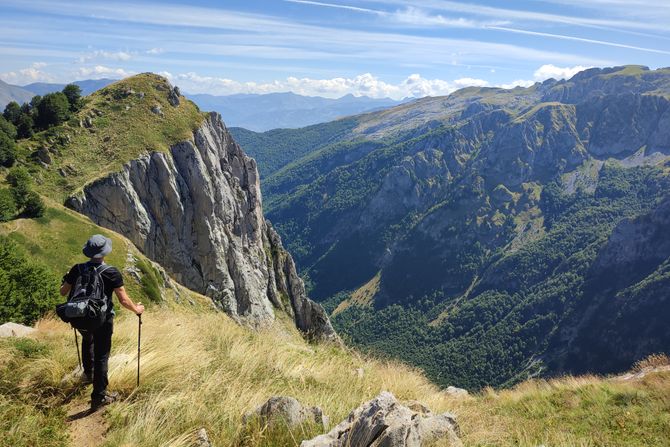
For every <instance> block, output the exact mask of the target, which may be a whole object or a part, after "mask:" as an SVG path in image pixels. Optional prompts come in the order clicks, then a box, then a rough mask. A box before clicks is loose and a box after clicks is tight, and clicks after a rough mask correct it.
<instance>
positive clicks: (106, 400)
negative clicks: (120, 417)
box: [91, 393, 118, 411]
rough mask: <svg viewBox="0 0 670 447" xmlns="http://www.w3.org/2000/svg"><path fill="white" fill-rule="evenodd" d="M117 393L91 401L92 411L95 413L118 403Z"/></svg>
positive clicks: (107, 394) (106, 394)
mask: <svg viewBox="0 0 670 447" xmlns="http://www.w3.org/2000/svg"><path fill="white" fill-rule="evenodd" d="M117 397H118V394H117V393H105V397H102V398H94V399H91V410H93V411H95V410H97V409H98V408H102V407H104V406H106V405H109V404H111V403H113V402H116V398H117Z"/></svg>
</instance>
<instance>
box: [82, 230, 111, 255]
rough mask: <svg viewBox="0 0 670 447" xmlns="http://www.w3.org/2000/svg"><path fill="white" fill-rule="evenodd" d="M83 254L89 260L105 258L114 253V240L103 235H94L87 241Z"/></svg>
mask: <svg viewBox="0 0 670 447" xmlns="http://www.w3.org/2000/svg"><path fill="white" fill-rule="evenodd" d="M82 252H83V253H84V256H86V257H89V258H102V257H105V256H107V255H108V254H110V253H111V252H112V240H111V239H110V238H107V237H105V236H103V235H102V234H94V235H93V236H91V238H90V239H89V240H88V241H86V245H84V248H83V250H82Z"/></svg>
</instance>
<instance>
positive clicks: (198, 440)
mask: <svg viewBox="0 0 670 447" xmlns="http://www.w3.org/2000/svg"><path fill="white" fill-rule="evenodd" d="M193 447H212V443H211V442H209V436H208V435H207V430H205V429H204V428H201V429H200V430H198V432H197V433H196V434H195V443H194V444H193Z"/></svg>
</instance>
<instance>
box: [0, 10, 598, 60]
mask: <svg viewBox="0 0 670 447" xmlns="http://www.w3.org/2000/svg"><path fill="white" fill-rule="evenodd" d="M7 1H9V2H15V4H17V7H20V4H19V3H18V2H17V1H16V0H7ZM30 6H31V7H32V8H36V7H38V8H40V10H42V8H44V11H46V12H49V13H50V14H57V15H66V16H68V17H79V18H81V19H86V20H87V21H90V20H91V19H90V18H91V17H96V18H98V19H104V20H103V21H101V22H97V23H95V24H94V25H90V26H88V28H87V29H86V32H87V33H89V34H90V35H92V36H95V33H100V34H104V35H107V34H110V33H111V32H112V31H114V30H116V29H117V28H119V26H129V24H134V23H142V24H145V25H160V26H166V27H167V26H169V27H170V32H169V37H170V38H169V40H165V36H166V34H165V30H161V29H156V28H154V27H143V29H142V32H141V33H132V35H127V36H126V37H125V39H127V41H128V42H129V43H130V42H132V41H133V39H136V42H138V43H142V44H144V42H145V41H161V40H162V48H164V49H166V50H168V51H170V53H181V54H182V55H192V54H211V55H213V56H214V55H232V54H233V53H235V52H236V54H234V55H236V56H239V57H254V58H258V59H261V58H267V59H295V60H310V61H319V62H324V61H332V60H347V61H352V62H357V63H360V62H361V61H364V62H371V61H378V62H379V63H383V64H400V63H410V64H430V65H432V66H440V65H456V66H458V65H465V64H481V62H482V61H483V60H486V61H487V63H489V64H494V63H495V62H496V61H505V62H509V61H514V60H517V61H535V62H541V63H544V62H547V61H552V62H554V63H566V64H569V63H585V62H587V61H589V62H590V61H592V60H593V59H594V58H592V57H588V58H587V57H583V56H580V55H576V54H570V53H563V52H560V51H551V50H542V49H536V48H529V47H527V46H522V45H512V44H505V43H499V42H488V41H482V40H475V39H459V38H447V37H432V36H423V35H413V34H405V33H394V32H373V31H368V30H356V29H342V28H339V29H338V28H334V27H327V26H315V25H307V24H303V23H297V22H295V21H292V20H288V19H280V18H276V17H270V16H264V15H258V14H249V13H240V12H236V11H228V10H220V9H215V8H203V7H194V6H183V5H164V6H163V5H162V6H161V7H157V6H155V5H153V4H147V3H140V4H128V3H115V4H114V5H107V4H102V3H95V2H91V3H86V4H82V5H80V6H79V7H77V8H71V7H67V4H64V3H62V2H59V1H50V2H44V1H38V2H36V3H31V4H30ZM116 24H120V25H116ZM453 24H454V25H456V24H457V25H460V26H467V25H469V23H468V22H466V21H459V20H457V21H456V22H454V23H453ZM41 25H43V27H44V29H43V32H44V33H50V32H49V29H53V33H50V34H54V35H55V34H57V33H58V32H59V31H62V30H60V29H59V26H61V25H60V21H56V20H50V21H48V22H43V23H42V24H41ZM200 30H201V31H200ZM231 31H232V32H231ZM11 32H12V28H11V27H10V28H9V29H7V28H5V29H4V30H2V29H0V36H7V37H8V38H10V36H11ZM219 32H220V33H221V34H217V33H219ZM269 42H271V44H268V43H269ZM609 62H610V61H609V60H603V59H599V60H595V61H593V62H592V63H597V64H607V63H609Z"/></svg>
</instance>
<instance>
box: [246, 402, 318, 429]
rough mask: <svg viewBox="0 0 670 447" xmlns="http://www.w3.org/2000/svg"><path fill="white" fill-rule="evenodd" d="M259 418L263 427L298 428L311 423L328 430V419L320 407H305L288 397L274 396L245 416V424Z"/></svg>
mask: <svg viewBox="0 0 670 447" xmlns="http://www.w3.org/2000/svg"><path fill="white" fill-rule="evenodd" d="M254 417H258V418H259V419H260V421H261V423H262V424H263V425H268V426H272V425H274V424H282V425H287V426H289V427H296V426H298V425H301V424H305V423H310V424H317V425H321V426H322V427H324V428H326V426H327V425H328V417H327V416H324V414H323V411H322V410H321V408H319V407H305V406H303V405H302V404H301V403H300V402H298V400H297V399H295V398H293V397H288V396H273V397H271V398H270V399H268V400H267V402H265V403H264V404H263V405H261V406H259V407H258V408H256V410H254V411H252V412H249V413H247V414H245V415H244V422H245V423H248V422H249V421H250V420H251V419H252V418H254Z"/></svg>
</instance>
